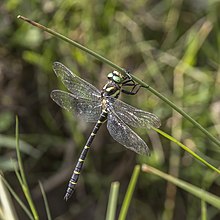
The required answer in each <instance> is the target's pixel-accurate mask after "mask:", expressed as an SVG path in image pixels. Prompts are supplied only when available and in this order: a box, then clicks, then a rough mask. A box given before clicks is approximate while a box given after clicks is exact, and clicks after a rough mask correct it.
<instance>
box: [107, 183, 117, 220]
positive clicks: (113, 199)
mask: <svg viewBox="0 0 220 220" xmlns="http://www.w3.org/2000/svg"><path fill="white" fill-rule="evenodd" d="M119 186H120V184H119V182H113V183H112V184H111V190H110V194H109V200H108V208H107V214H106V220H115V214H116V207H117V200H118V191H119Z"/></svg>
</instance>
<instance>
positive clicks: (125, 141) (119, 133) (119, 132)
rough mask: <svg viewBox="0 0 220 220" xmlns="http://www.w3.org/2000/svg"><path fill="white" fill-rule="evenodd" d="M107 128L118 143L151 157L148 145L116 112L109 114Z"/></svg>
mask: <svg viewBox="0 0 220 220" xmlns="http://www.w3.org/2000/svg"><path fill="white" fill-rule="evenodd" d="M107 128H108V131H109V133H110V135H111V136H112V137H113V139H114V140H116V141H117V142H118V143H120V144H122V145H123V146H125V147H127V148H128V149H130V150H133V151H134V152H136V153H138V154H148V155H149V148H148V146H147V144H146V143H145V142H144V141H143V140H142V139H141V138H140V137H139V136H138V135H137V134H136V133H135V132H134V131H132V130H131V129H130V128H129V127H128V126H127V125H126V124H125V123H124V122H123V121H122V120H121V119H120V118H119V117H118V116H117V115H116V114H115V112H114V111H110V112H109V114H108V121H107Z"/></svg>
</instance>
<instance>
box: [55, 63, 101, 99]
mask: <svg viewBox="0 0 220 220" xmlns="http://www.w3.org/2000/svg"><path fill="white" fill-rule="evenodd" d="M53 70H54V72H55V73H56V75H57V77H58V78H60V79H61V81H62V82H63V84H64V85H65V86H66V88H67V89H68V90H69V91H70V92H71V93H73V94H74V96H75V97H80V98H85V99H91V100H97V97H98V98H99V97H100V96H101V94H100V92H99V90H98V89H97V88H96V87H94V86H93V85H91V84H90V83H88V82H86V81H85V80H83V79H81V78H80V77H79V76H77V75H75V74H74V73H72V72H71V71H70V70H69V69H68V68H67V67H65V66H64V65H63V64H61V63H59V62H55V63H54V64H53Z"/></svg>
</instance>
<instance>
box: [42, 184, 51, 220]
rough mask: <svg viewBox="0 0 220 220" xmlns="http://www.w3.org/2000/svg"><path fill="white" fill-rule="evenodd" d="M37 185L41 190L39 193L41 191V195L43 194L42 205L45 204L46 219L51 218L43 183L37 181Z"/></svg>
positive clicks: (49, 219)
mask: <svg viewBox="0 0 220 220" xmlns="http://www.w3.org/2000/svg"><path fill="white" fill-rule="evenodd" d="M39 186H40V190H41V193H42V196H43V200H44V205H45V208H46V213H47V219H48V220H51V219H52V218H51V214H50V208H49V205H48V201H47V197H46V194H45V191H44V188H43V185H42V183H41V182H40V181H39Z"/></svg>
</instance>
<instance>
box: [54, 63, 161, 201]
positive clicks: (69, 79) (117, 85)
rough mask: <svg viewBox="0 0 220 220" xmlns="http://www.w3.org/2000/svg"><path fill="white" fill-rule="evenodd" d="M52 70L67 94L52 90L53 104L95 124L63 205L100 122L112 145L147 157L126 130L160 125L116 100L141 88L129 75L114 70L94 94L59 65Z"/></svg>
mask: <svg viewBox="0 0 220 220" xmlns="http://www.w3.org/2000/svg"><path fill="white" fill-rule="evenodd" d="M53 70H54V72H55V74H56V75H57V77H58V78H59V79H60V80H61V81H62V83H63V84H64V85H65V87H66V88H67V89H68V90H69V92H66V91H61V90H53V91H52V92H51V98H52V99H53V101H55V102H56V103H57V104H58V105H59V106H60V107H62V108H64V109H66V110H68V111H70V112H71V113H73V114H76V115H78V116H79V117H81V118H83V119H84V120H85V121H87V122H93V123H95V126H94V128H93V130H92V132H91V134H90V136H89V138H88V140H87V142H86V144H85V146H84V148H83V150H82V152H81V154H80V156H79V159H78V162H77V163H76V166H75V169H74V171H73V174H72V176H71V178H70V181H69V184H68V188H67V190H66V194H65V196H64V199H65V200H66V201H67V200H68V199H69V198H70V197H71V196H72V194H73V192H74V191H75V188H76V184H77V182H78V180H79V176H80V172H81V170H82V167H83V164H84V161H85V159H86V156H87V153H88V151H89V149H90V147H91V144H92V142H93V140H94V138H95V136H96V134H97V132H98V130H99V128H100V127H101V125H102V124H103V123H104V122H107V129H108V131H109V133H110V135H111V136H112V137H113V139H114V140H115V141H117V142H118V143H120V144H121V145H123V146H125V147H126V148H128V149H130V150H132V151H134V152H136V153H138V154H148V155H149V152H150V151H149V148H148V146H147V144H146V143H145V142H144V141H143V140H142V139H141V138H140V137H139V136H138V135H137V134H136V133H135V132H134V131H133V130H132V129H131V128H130V127H129V126H132V127H143V128H148V129H150V128H151V127H156V128H158V127H160V125H161V122H160V119H159V118H158V117H157V116H156V115H154V114H152V113H150V112H146V111H143V110H141V109H137V108H135V107H133V106H131V105H128V104H126V103H125V102H123V101H120V100H119V99H118V97H119V95H120V93H121V92H122V93H125V94H130V95H134V94H136V93H137V92H138V91H139V89H140V87H141V86H140V85H139V84H136V83H135V82H134V80H133V79H132V78H131V76H130V75H129V74H126V75H124V74H121V73H120V72H118V71H116V70H114V71H112V72H110V73H109V74H108V75H107V77H108V82H107V83H106V84H105V85H104V87H103V88H102V89H101V90H98V89H97V88H96V87H94V86H93V85H91V84H90V83H89V82H87V81H85V80H84V79H82V78H80V77H79V76H77V75H76V74H74V73H72V72H71V71H70V70H69V69H68V68H67V67H65V66H64V65H63V64H61V63H59V62H55V63H54V64H53ZM126 88H127V89H128V88H129V89H130V90H127V89H126Z"/></svg>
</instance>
